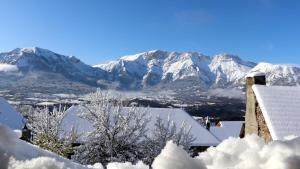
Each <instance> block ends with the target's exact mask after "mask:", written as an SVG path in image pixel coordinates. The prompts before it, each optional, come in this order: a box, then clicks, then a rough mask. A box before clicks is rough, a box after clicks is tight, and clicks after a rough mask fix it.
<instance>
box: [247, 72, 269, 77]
mask: <svg viewBox="0 0 300 169" xmlns="http://www.w3.org/2000/svg"><path fill="white" fill-rule="evenodd" d="M255 76H266V74H265V73H264V72H259V71H254V72H249V73H248V74H247V75H246V78H248V77H255Z"/></svg>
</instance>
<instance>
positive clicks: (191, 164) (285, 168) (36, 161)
mask: <svg viewBox="0 0 300 169" xmlns="http://www.w3.org/2000/svg"><path fill="white" fill-rule="evenodd" d="M145 153H146V152H145ZM0 164H1V166H0V168H9V169H32V168H33V169H35V168H36V169H50V168H51V169H52V168H57V169H65V168H75V169H85V168H103V167H102V165H101V164H95V165H93V166H82V165H79V164H76V163H74V162H72V161H70V160H68V159H65V158H62V157H60V156H58V155H56V154H54V153H51V152H48V151H45V150H42V149H40V148H38V147H37V146H33V145H31V144H29V143H26V142H24V141H21V140H19V139H18V137H17V135H16V134H15V133H14V132H13V131H12V130H10V129H8V128H7V127H5V126H3V125H1V124H0ZM299 166H300V138H294V139H291V140H286V141H273V142H271V143H269V144H265V143H264V142H263V140H262V139H261V138H259V137H257V136H255V135H251V136H247V137H246V138H244V139H239V138H229V139H227V140H225V141H223V142H222V143H221V144H220V145H218V146H217V147H211V148H209V149H208V150H207V151H206V152H203V153H200V154H199V156H197V157H195V158H191V157H190V156H189V155H188V154H187V153H186V152H185V151H184V150H183V149H182V148H181V147H178V146H176V144H174V143H172V142H168V143H167V145H166V146H165V148H164V149H163V151H162V152H161V154H160V155H159V156H157V157H156V159H155V161H154V162H153V164H152V168H153V169H224V168H230V169H296V168H299ZM107 168H108V169H149V167H148V166H146V165H144V164H143V163H141V162H140V163H137V164H136V165H132V164H131V163H110V164H108V166H107Z"/></svg>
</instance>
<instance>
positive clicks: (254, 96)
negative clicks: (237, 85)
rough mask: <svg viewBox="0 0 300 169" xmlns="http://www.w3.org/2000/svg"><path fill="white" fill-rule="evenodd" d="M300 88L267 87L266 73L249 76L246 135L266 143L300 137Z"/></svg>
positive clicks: (247, 82)
mask: <svg viewBox="0 0 300 169" xmlns="http://www.w3.org/2000/svg"><path fill="white" fill-rule="evenodd" d="M299 121H300V87H295V86H267V85H266V78H265V75H264V74H262V73H253V74H249V75H248V76H247V77H246V115H245V134H246V135H247V134H257V135H258V136H260V137H262V138H263V139H264V140H265V142H270V141H272V140H283V139H286V138H288V137H295V136H300V123H299Z"/></svg>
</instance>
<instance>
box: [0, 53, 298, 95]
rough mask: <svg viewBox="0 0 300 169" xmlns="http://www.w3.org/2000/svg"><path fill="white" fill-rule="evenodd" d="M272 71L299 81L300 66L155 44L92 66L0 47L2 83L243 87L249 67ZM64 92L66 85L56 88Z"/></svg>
mask: <svg viewBox="0 0 300 169" xmlns="http://www.w3.org/2000/svg"><path fill="white" fill-rule="evenodd" d="M253 71H261V72H265V73H266V74H267V81H268V83H269V84H272V85H299V84H300V68H299V67H297V66H293V65H275V64H269V63H259V64H256V63H253V62H250V61H244V60H242V59H241V58H239V57H238V56H235V55H229V54H219V55H215V56H206V55H203V54H200V53H197V52H183V53H179V52H167V51H161V50H153V51H149V52H144V53H139V54H135V55H129V56H124V57H121V58H120V59H118V60H116V61H110V62H108V63H103V64H98V65H95V66H90V65H87V64H85V63H83V62H82V61H80V60H79V59H77V58H76V57H74V56H64V55H60V54H57V53H55V52H52V51H49V50H47V49H42V48H38V47H35V48H17V49H14V50H12V51H10V52H4V53H0V76H1V77H0V88H1V89H6V88H12V87H13V88H15V90H17V89H20V90H24V89H26V88H30V87H31V89H32V90H35V91H37V92H40V91H39V90H43V89H44V90H47V92H49V90H50V91H51V90H58V89H62V90H68V91H69V92H72V91H73V90H75V91H77V92H78V91H80V90H83V91H88V90H89V89H90V88H95V87H106V88H116V89H126V90H127V89H131V90H139V89H149V88H157V87H167V88H168V89H178V88H187V87H191V86H192V87H196V88H199V89H211V88H223V89H224V88H225V89H226V88H242V87H243V86H244V81H245V79H244V78H245V75H246V74H247V73H248V72H253ZM55 92H61V91H55Z"/></svg>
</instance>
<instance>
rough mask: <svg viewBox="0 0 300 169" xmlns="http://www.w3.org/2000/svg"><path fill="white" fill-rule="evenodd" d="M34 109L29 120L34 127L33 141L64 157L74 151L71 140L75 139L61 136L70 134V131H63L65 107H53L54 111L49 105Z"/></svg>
mask: <svg viewBox="0 0 300 169" xmlns="http://www.w3.org/2000/svg"><path fill="white" fill-rule="evenodd" d="M32 111H33V112H32V115H31V118H30V120H29V121H28V122H29V125H30V126H31V128H32V143H33V144H35V145H38V146H39V147H41V148H44V149H47V150H50V151H52V152H55V153H57V154H59V155H62V156H64V157H67V156H68V155H69V154H70V153H72V146H71V143H72V142H71V141H74V140H69V139H67V140H63V139H61V137H60V136H61V135H70V133H63V132H64V131H63V130H62V128H61V123H62V120H63V117H64V111H65V109H63V108H62V107H61V106H60V107H59V108H56V107H55V108H53V110H52V111H50V109H49V108H47V107H45V108H35V109H33V110H32ZM72 134H73V133H72ZM72 138H74V136H73V135H72Z"/></svg>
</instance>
